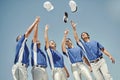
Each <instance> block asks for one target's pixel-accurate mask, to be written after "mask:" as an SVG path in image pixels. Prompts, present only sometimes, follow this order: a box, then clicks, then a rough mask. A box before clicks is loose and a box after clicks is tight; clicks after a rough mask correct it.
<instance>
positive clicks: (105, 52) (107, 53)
mask: <svg viewBox="0 0 120 80" xmlns="http://www.w3.org/2000/svg"><path fill="white" fill-rule="evenodd" d="M102 52H103V53H104V54H105V55H106V56H108V57H109V58H110V57H112V55H111V54H110V53H109V52H108V51H107V50H106V49H104V50H102Z"/></svg>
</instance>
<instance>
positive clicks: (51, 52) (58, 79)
mask: <svg viewBox="0 0 120 80" xmlns="http://www.w3.org/2000/svg"><path fill="white" fill-rule="evenodd" d="M45 50H46V53H47V55H48V60H49V64H50V67H51V69H52V71H53V80H67V78H68V77H69V73H68V71H67V69H66V67H65V65H64V59H63V56H62V55H61V53H59V52H58V51H57V50H56V43H55V42H54V41H53V40H51V41H49V40H48V25H46V27H45Z"/></svg>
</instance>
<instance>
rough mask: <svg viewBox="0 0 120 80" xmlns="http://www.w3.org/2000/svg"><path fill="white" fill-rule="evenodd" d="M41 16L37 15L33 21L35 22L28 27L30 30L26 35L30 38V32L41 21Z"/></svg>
mask: <svg viewBox="0 0 120 80" xmlns="http://www.w3.org/2000/svg"><path fill="white" fill-rule="evenodd" d="M39 20H40V18H39V17H37V18H36V19H35V21H34V22H33V24H32V25H31V26H30V27H29V28H28V30H27V31H26V33H25V37H26V38H28V36H29V35H30V33H31V32H32V30H33V29H34V27H35V25H36V24H37V23H38V22H39Z"/></svg>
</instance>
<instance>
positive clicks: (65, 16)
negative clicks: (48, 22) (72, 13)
mask: <svg viewBox="0 0 120 80" xmlns="http://www.w3.org/2000/svg"><path fill="white" fill-rule="evenodd" d="M63 21H64V22H65V23H67V21H68V13H67V12H65V13H64V16H63Z"/></svg>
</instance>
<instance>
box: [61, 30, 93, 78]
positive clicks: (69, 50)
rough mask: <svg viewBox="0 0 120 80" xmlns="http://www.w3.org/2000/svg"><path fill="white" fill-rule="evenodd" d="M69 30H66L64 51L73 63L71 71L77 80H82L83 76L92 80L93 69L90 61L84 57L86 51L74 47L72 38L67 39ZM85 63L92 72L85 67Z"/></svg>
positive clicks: (63, 44) (63, 41)
mask: <svg viewBox="0 0 120 80" xmlns="http://www.w3.org/2000/svg"><path fill="white" fill-rule="evenodd" d="M68 32H69V31H68V30H65V32H64V37H63V40H62V51H63V53H64V54H65V55H66V56H67V57H68V58H69V60H70V62H71V69H72V73H73V76H74V79H75V80H81V74H82V75H84V76H85V77H86V79H87V80H92V77H91V74H90V71H92V68H91V66H90V63H89V61H88V60H87V58H86V57H85V56H84V51H83V49H81V48H80V47H78V46H77V47H74V46H73V44H72V41H71V39H70V38H66V37H67V35H68ZM83 61H84V62H85V63H86V64H87V65H88V66H89V69H90V71H89V70H88V69H87V67H86V66H85V65H84V63H83Z"/></svg>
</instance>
